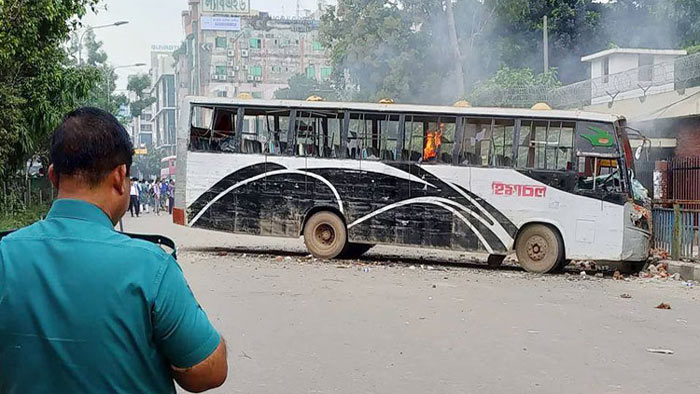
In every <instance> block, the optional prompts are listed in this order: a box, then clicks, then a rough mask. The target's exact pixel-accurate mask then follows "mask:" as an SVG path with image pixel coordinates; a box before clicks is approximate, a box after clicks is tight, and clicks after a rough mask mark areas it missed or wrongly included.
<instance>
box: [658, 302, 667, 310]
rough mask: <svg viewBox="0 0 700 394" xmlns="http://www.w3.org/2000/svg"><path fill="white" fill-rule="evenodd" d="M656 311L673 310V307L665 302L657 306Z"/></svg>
mask: <svg viewBox="0 0 700 394" xmlns="http://www.w3.org/2000/svg"><path fill="white" fill-rule="evenodd" d="M655 308H656V309H671V305H670V304H667V303H665V302H662V303H660V304H659V305H657V306H655Z"/></svg>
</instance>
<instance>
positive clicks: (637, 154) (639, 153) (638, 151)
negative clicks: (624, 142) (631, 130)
mask: <svg viewBox="0 0 700 394" xmlns="http://www.w3.org/2000/svg"><path fill="white" fill-rule="evenodd" d="M643 148H644V144H642V145H639V146H638V147H637V149H636V150H635V151H634V158H635V159H636V160H639V158H640V157H642V149H643Z"/></svg>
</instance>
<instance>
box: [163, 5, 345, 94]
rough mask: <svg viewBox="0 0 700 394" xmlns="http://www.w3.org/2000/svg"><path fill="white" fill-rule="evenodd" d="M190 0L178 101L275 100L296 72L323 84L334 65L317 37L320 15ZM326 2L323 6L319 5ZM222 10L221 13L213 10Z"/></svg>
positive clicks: (180, 60) (185, 14)
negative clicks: (288, 14)
mask: <svg viewBox="0 0 700 394" xmlns="http://www.w3.org/2000/svg"><path fill="white" fill-rule="evenodd" d="M236 4H238V8H235V7H231V6H223V5H221V7H222V8H218V7H217V6H216V5H214V6H212V3H210V2H206V1H200V0H190V1H189V9H188V10H187V11H183V13H182V19H183V26H184V29H185V35H186V40H185V43H184V44H183V47H182V49H181V50H180V51H178V52H179V53H178V62H177V66H176V75H177V77H176V79H177V82H176V83H177V87H178V92H179V94H178V98H179V100H182V99H183V98H184V97H185V96H187V95H201V96H212V97H236V96H238V95H240V94H243V93H248V94H250V95H251V96H252V97H254V98H263V99H271V98H273V97H274V93H275V91H276V90H278V89H281V88H285V87H287V86H288V81H289V79H290V78H291V77H292V76H294V75H296V74H304V75H307V76H308V77H309V78H314V79H317V80H323V79H325V78H330V75H331V67H330V64H329V59H328V56H327V53H326V50H325V48H323V46H322V45H321V43H320V41H319V37H318V26H319V21H318V15H319V13H315V14H311V15H309V16H308V17H298V18H275V17H271V16H270V15H268V14H267V13H265V12H259V11H255V10H250V9H249V8H248V6H249V4H246V2H244V1H241V2H237V3H236ZM320 4H322V3H320ZM213 8H217V9H213Z"/></svg>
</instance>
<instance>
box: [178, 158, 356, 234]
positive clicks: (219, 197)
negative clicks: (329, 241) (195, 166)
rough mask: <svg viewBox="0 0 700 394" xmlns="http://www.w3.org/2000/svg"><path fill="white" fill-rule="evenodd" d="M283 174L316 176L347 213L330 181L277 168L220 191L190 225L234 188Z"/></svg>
mask: <svg viewBox="0 0 700 394" xmlns="http://www.w3.org/2000/svg"><path fill="white" fill-rule="evenodd" d="M281 174H298V175H305V176H310V177H312V178H316V179H318V180H319V181H321V182H323V183H325V184H326V186H328V187H329V188H330V189H331V191H332V192H333V195H335V198H336V200H338V209H339V210H340V213H343V214H344V213H345V212H344V211H343V200H341V199H340V195H339V194H338V190H336V188H335V186H333V184H331V183H330V182H328V180H327V179H326V178H324V177H322V176H320V175H318V174H314V173H313V172H305V171H298V170H276V171H270V172H266V173H264V174H260V175H256V176H254V177H251V178H248V179H246V180H243V181H240V182H238V183H236V184H234V185H233V186H231V187H229V188H228V189H226V190H224V191H223V192H221V193H219V194H218V195H217V196H216V197H215V198H213V199H212V200H211V201H209V202H208V203H207V205H205V206H204V208H202V210H201V211H199V213H198V214H197V216H195V217H194V219H192V222H190V223H189V225H190V226H193V225H194V224H195V223H197V220H199V218H200V217H202V215H204V212H206V211H207V210H208V209H209V208H210V207H211V206H212V205H214V203H215V202H217V201H219V200H220V199H221V198H223V197H224V196H225V195H227V194H228V193H230V192H231V191H232V190H235V189H237V188H239V187H241V186H244V185H247V184H249V183H251V182H255V181H257V180H258V179H262V178H266V177H268V176H273V175H281Z"/></svg>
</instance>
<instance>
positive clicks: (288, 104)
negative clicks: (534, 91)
mask: <svg viewBox="0 0 700 394" xmlns="http://www.w3.org/2000/svg"><path fill="white" fill-rule="evenodd" d="M188 99H189V100H190V103H191V104H199V105H212V106H214V105H231V106H239V105H240V106H249V107H276V108H309V109H317V110H324V109H326V110H330V109H336V110H350V111H352V110H355V111H378V112H411V113H427V114H444V113H446V114H453V115H472V116H484V115H486V116H503V117H508V116H516V117H527V118H548V119H549V118H560V119H576V120H592V121H599V122H615V121H617V120H621V119H624V118H623V117H622V116H617V115H610V114H604V113H599V112H586V111H578V110H574V111H564V110H532V109H524V108H495V107H454V106H440V105H416V104H378V103H355V102H333V101H300V100H260V99H231V98H224V97H188Z"/></svg>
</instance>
